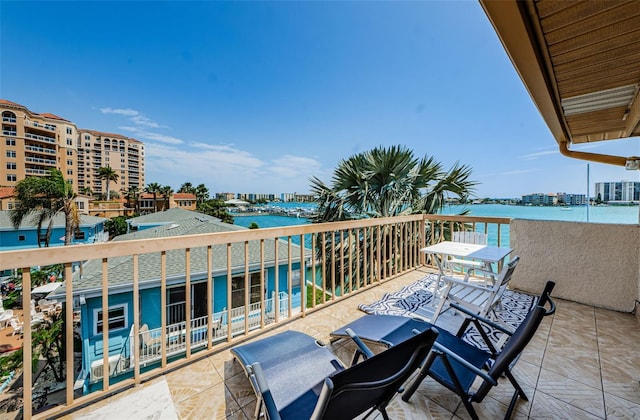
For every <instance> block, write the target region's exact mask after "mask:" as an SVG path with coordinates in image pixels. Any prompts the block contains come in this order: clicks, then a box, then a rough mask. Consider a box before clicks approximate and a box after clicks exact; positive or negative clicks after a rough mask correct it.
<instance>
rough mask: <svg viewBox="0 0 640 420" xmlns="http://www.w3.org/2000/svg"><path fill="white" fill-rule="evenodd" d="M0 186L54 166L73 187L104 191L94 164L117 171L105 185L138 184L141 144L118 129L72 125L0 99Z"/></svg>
mask: <svg viewBox="0 0 640 420" xmlns="http://www.w3.org/2000/svg"><path fill="white" fill-rule="evenodd" d="M0 113H1V114H2V137H1V138H2V141H0V147H1V148H2V149H1V152H0V186H2V187H13V186H15V185H16V183H17V182H18V181H20V180H22V179H24V178H25V177H27V176H30V175H35V176H46V175H48V174H49V172H50V171H51V169H53V168H57V169H59V170H60V171H61V172H62V173H63V175H65V178H66V179H67V180H68V181H70V182H71V183H72V185H73V186H74V189H75V191H76V192H79V191H80V189H81V188H83V187H89V188H90V189H91V191H92V192H93V193H106V181H102V180H99V179H98V178H97V173H98V168H100V167H102V166H110V167H111V168H112V169H113V170H114V171H115V172H116V173H117V174H118V176H119V178H118V181H117V183H114V182H111V185H110V187H111V190H116V191H119V190H128V189H129V187H130V186H136V187H138V188H139V189H142V188H143V187H144V145H143V144H142V143H141V142H140V141H138V140H135V139H131V138H128V137H125V136H121V135H118V134H107V133H101V132H98V131H93V130H85V129H78V128H77V126H76V125H75V124H74V123H73V122H71V121H68V120H66V119H64V118H62V117H59V116H57V115H54V114H49V113H42V114H39V113H35V112H33V111H30V110H29V109H28V108H27V107H25V106H23V105H20V104H17V103H15V102H11V101H7V100H4V99H0Z"/></svg>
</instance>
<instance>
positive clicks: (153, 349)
mask: <svg viewBox="0 0 640 420" xmlns="http://www.w3.org/2000/svg"><path fill="white" fill-rule="evenodd" d="M139 333H140V345H141V346H142V348H143V349H144V350H146V353H147V354H154V353H157V352H158V351H159V350H160V347H161V344H162V338H160V337H153V336H151V331H149V326H148V325H147V324H144V325H142V327H140V331H139Z"/></svg>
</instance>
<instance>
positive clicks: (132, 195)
mask: <svg viewBox="0 0 640 420" xmlns="http://www.w3.org/2000/svg"><path fill="white" fill-rule="evenodd" d="M139 196H140V191H139V190H138V187H136V186H135V185H132V186H130V187H129V189H128V190H127V191H126V192H125V197H126V198H127V205H128V206H129V207H131V204H132V203H133V209H134V210H133V211H134V212H135V213H138V197H139Z"/></svg>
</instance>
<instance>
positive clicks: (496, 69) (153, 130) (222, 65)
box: [0, 1, 640, 197]
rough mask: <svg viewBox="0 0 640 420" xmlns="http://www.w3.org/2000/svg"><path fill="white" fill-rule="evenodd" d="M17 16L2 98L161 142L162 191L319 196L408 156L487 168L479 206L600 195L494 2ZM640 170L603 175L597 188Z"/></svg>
mask: <svg viewBox="0 0 640 420" xmlns="http://www.w3.org/2000/svg"><path fill="white" fill-rule="evenodd" d="M0 8H1V9H0V19H1V20H0V25H1V29H0V38H1V40H0V42H1V44H0V47H1V50H0V58H1V60H0V61H1V64H0V97H1V98H3V99H7V100H10V101H13V102H17V103H20V104H22V105H25V106H26V107H27V108H29V109H31V110H32V111H34V112H51V113H54V114H57V115H59V116H61V117H63V118H66V119H68V120H71V121H73V122H74V123H76V124H77V125H78V127H80V128H90V129H94V130H99V131H105V132H115V133H120V134H123V135H126V136H129V137H133V138H136V139H139V140H141V141H143V142H144V143H145V145H146V181H147V183H150V182H158V183H161V184H168V185H171V186H172V187H173V188H174V189H177V188H178V187H179V186H180V185H181V184H182V183H183V182H186V181H189V182H191V183H193V184H200V183H204V184H206V185H207V186H208V187H209V189H210V191H211V192H222V191H231V192H264V193H269V192H273V193H280V192H300V193H305V192H308V189H309V178H310V177H311V176H317V177H319V178H321V179H323V180H325V181H329V180H330V177H331V172H332V170H333V168H334V167H335V166H336V164H337V163H338V162H339V161H340V160H341V159H345V158H347V157H349V156H350V155H352V154H354V153H357V152H361V151H365V150H368V149H371V148H373V147H376V146H379V145H387V146H388V145H394V144H402V145H406V146H407V147H409V148H411V149H413V150H414V152H415V153H416V155H418V156H423V155H430V156H435V158H436V159H437V160H439V161H441V162H442V163H443V164H444V165H445V167H450V166H451V165H452V164H454V162H456V161H460V162H461V163H464V164H468V165H470V166H472V167H473V176H472V177H473V179H475V180H477V181H478V182H480V185H478V187H477V189H476V195H477V196H479V197H518V196H520V195H522V194H528V193H532V192H569V193H583V192H584V191H585V189H586V166H587V164H586V163H585V162H582V161H578V160H573V159H568V158H565V157H563V156H561V155H560V154H559V152H558V151H557V146H556V143H555V141H554V139H553V137H552V136H551V133H550V132H549V130H548V129H547V127H546V126H545V125H544V123H543V121H542V118H541V117H540V115H539V113H538V111H537V110H536V108H535V106H534V105H533V103H532V101H531V99H530V98H529V95H528V94H527V92H526V91H525V89H524V87H523V85H522V83H521V81H520V79H519V78H518V76H517V74H516V73H515V70H514V69H513V66H512V65H511V63H510V62H509V60H508V58H507V56H506V54H505V52H504V50H503V48H502V46H501V45H500V43H499V41H498V39H497V36H496V34H495V32H494V31H493V29H492V27H491V25H490V23H489V21H488V20H487V18H486V16H485V15H484V12H483V11H482V9H481V7H480V6H479V4H478V3H477V2H463V1H460V2H426V1H425V2H360V1H357V2H356V1H354V2H337V1H336V2H210V1H204V2H191V1H187V2H151V1H141V2H125V1H110V2H99V1H82V2H71V1H65V2H53V1H52V2H41V3H36V2H28V1H27V2H14V1H2V3H0ZM609 143H610V144H597V145H595V146H591V147H590V148H589V149H588V150H589V151H592V152H597V153H607V154H620V155H625V156H627V155H640V143H639V141H638V139H632V140H619V141H615V142H609ZM575 149H576V150H587V149H585V148H578V147H576V148H575ZM639 174H640V173H639V172H638V171H635V172H631V171H626V170H625V169H624V168H619V167H613V166H607V165H601V164H591V181H592V182H591V184H592V186H591V190H592V191H593V183H594V182H597V181H615V180H620V179H629V180H639V179H640V176H639Z"/></svg>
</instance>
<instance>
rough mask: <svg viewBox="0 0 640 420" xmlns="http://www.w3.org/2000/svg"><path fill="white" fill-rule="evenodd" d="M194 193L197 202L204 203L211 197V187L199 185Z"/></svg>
mask: <svg viewBox="0 0 640 420" xmlns="http://www.w3.org/2000/svg"><path fill="white" fill-rule="evenodd" d="M194 194H195V195H196V202H197V203H204V202H205V201H207V200H208V199H209V189H208V188H207V187H206V186H205V185H204V184H200V185H198V186H197V187H196V189H195V191H194Z"/></svg>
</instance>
